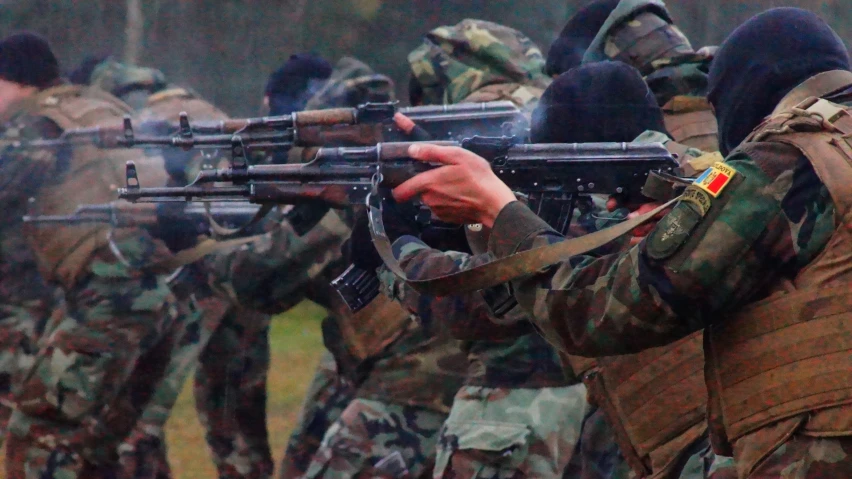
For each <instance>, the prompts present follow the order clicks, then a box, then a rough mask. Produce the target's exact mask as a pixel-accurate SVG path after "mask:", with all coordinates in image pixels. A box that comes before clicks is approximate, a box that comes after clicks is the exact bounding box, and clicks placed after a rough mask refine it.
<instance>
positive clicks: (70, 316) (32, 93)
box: [0, 34, 181, 479]
mask: <svg viewBox="0 0 852 479" xmlns="http://www.w3.org/2000/svg"><path fill="white" fill-rule="evenodd" d="M7 42H8V43H6V45H7V46H8V48H7V49H4V50H3V53H2V54H0V57H2V63H3V64H4V65H5V67H4V70H5V72H6V73H7V75H8V77H7V80H4V97H5V96H6V95H8V94H11V95H12V97H14V99H16V100H17V103H15V104H14V106H8V109H7V111H6V112H5V113H6V114H7V117H8V118H10V120H9V121H8V122H7V123H6V124H5V126H4V128H3V132H2V137H0V144H2V153H0V154H2V162H0V163H2V170H0V177H2V178H3V180H2V182H3V184H4V185H6V187H5V188H3V192H4V197H3V199H2V201H3V205H4V211H6V212H7V214H8V215H9V216H10V217H20V216H21V215H22V213H24V212H23V211H22V208H23V207H24V205H26V204H27V203H28V202H29V203H30V205H31V206H32V208H33V211H37V212H39V213H41V214H64V213H70V212H71V211H72V210H73V208H74V207H75V205H77V204H81V203H100V202H106V201H110V200H112V199H113V195H114V193H113V189H114V188H115V186H116V185H117V184H119V182H121V181H123V179H122V177H123V169H124V166H123V165H124V162H125V161H126V160H127V159H128V158H130V157H133V158H137V159H138V155H129V154H121V153H118V152H112V151H110V152H106V151H99V150H97V149H96V148H94V147H92V146H87V147H82V148H77V149H74V150H69V149H68V148H65V147H36V146H28V143H29V142H31V141H37V140H42V139H54V138H57V137H59V136H60V135H61V133H62V132H63V131H64V130H66V129H68V128H76V127H89V126H95V125H100V124H105V123H115V122H120V119H121V117H122V116H123V115H125V114H127V113H128V112H129V111H130V110H129V107H128V106H127V105H126V104H124V103H123V102H121V101H119V100H118V99H116V98H114V97H112V96H111V95H108V94H106V93H102V92H99V91H95V90H90V89H86V88H83V87H79V86H69V85H64V84H62V82H61V81H59V79H58V78H57V77H56V76H55V75H56V73H55V72H56V71H58V69H57V68H56V67H55V60H52V58H53V56H52V54H51V53H50V49H49V47H48V46H47V45H46V43H45V42H44V41H43V40H40V39H33V38H32V36H31V35H27V34H24V36H20V35H19V36H12V37H10V38H9V39H7ZM21 45H24V47H23V48H22V47H21ZM33 72H38V73H37V74H36V76H35V77H33V76H32V75H33V74H34V73H33ZM50 72H54V73H53V75H50ZM45 74H48V75H50V76H49V77H47V76H44V77H42V76H40V75H45ZM33 78H40V79H41V81H39V82H37V83H35V82H33V81H32V79H33ZM139 161H140V162H143V163H144V162H145V160H144V159H139ZM146 180H147V181H155V180H152V178H146ZM30 198H31V200H30ZM18 231H21V230H18ZM22 232H23V236H24V238H25V240H26V246H27V247H29V248H30V249H31V250H32V252H33V255H34V257H35V262H32V261H31V260H28V258H32V257H31V256H27V255H23V256H21V258H22V259H23V260H24V262H22V263H19V264H15V262H16V261H17V259H16V258H15V257H10V258H4V261H9V262H10V263H12V264H13V266H12V267H14V268H22V269H21V273H20V274H19V275H12V276H11V277H10V276H5V275H4V281H6V280H14V281H18V280H25V279H26V278H28V277H30V278H32V277H35V276H33V273H30V272H28V269H29V268H32V267H34V266H35V264H34V263H36V264H37V265H38V268H39V271H40V272H41V275H42V277H43V278H44V279H45V280H47V281H49V282H51V283H52V284H57V285H59V286H60V287H61V288H62V290H63V293H64V296H65V300H66V303H67V313H66V314H63V315H62V317H60V318H57V321H56V323H55V325H52V327H51V334H50V336H49V337H47V338H44V340H43V342H42V345H41V348H40V350H39V352H38V355H37V357H36V358H35V362H34V365H33V366H32V368H31V370H30V371H29V372H28V374H27V375H26V376H25V377H24V378H23V381H22V383H21V385H20V390H19V391H17V394H16V395H15V404H16V407H17V410H16V411H15V412H14V413H13V415H12V418H11V420H10V421H9V433H8V438H7V440H8V443H7V451H8V460H7V461H6V468H7V477H9V478H11V479H19V478H25V477H40V478H52V477H63V478H75V477H96V476H97V474H100V473H106V472H107V471H109V470H111V469H112V468H113V466H114V463H115V460H116V451H117V446H118V442H119V441H120V440H121V439H122V438H123V437H124V436H125V435H126V434H127V433H128V432H129V431H130V429H131V428H132V426H133V424H134V422H135V419H136V417H137V416H138V414H139V411H140V410H141V409H142V408H143V407H144V406H145V404H146V403H147V401H148V399H149V397H148V393H147V392H148V391H150V386H151V384H152V383H154V382H156V380H157V378H158V377H160V376H161V374H162V367H163V360H162V356H161V353H162V351H161V350H159V349H158V348H160V347H161V339H162V338H164V337H167V336H168V334H169V331H170V330H171V328H173V327H174V326H175V324H178V323H179V322H180V321H181V318H180V317H179V316H178V311H177V309H176V306H175V303H174V297H173V296H172V293H171V291H170V290H169V287H168V285H167V284H166V281H165V278H164V276H162V275H160V274H158V273H160V272H161V270H162V272H165V267H166V265H168V262H169V260H170V259H171V258H172V254H171V252H170V251H169V250H168V248H167V247H166V246H165V245H164V244H163V243H162V242H161V241H159V240H156V239H154V238H153V237H151V236H150V235H149V234H147V233H146V232H143V231H140V230H137V229H123V230H118V231H114V232H112V233H111V234H107V233H108V232H107V230H106V228H104V227H99V226H93V227H81V228H63V229H60V230H58V231H53V230H51V231H44V230H42V229H37V228H32V229H30V228H27V229H24V230H23V231H22ZM27 275H29V276H27ZM30 287H31V286H30V285H26V287H25V288H24V289H23V291H27V290H28V288H30ZM13 299H18V298H14V296H13ZM21 299H26V298H21ZM28 304H29V303H27V302H22V303H21V304H20V305H19V307H21V306H23V307H26V306H28ZM140 364H144V365H146V367H147V368H150V369H147V371H149V372H150V374H147V375H134V374H133V373H134V371H137V372H138V371H139V369H138V366H139V365H140ZM135 391H144V392H142V393H138V394H136V393H134V394H131V392H135Z"/></svg>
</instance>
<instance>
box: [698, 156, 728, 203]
mask: <svg viewBox="0 0 852 479" xmlns="http://www.w3.org/2000/svg"><path fill="white" fill-rule="evenodd" d="M735 176H737V170H735V169H733V168H731V167H730V166H728V165H726V164H724V163H716V164H714V165H713V167H712V168H710V169H709V170H707V171H705V172H704V173H702V174H701V176H699V177H698V179H696V180H695V183H693V185H695V186H697V187H699V188H701V189H702V190H704V191H706V192H708V193H710V194H711V195H713V197H714V198H716V197H718V196H719V195H720V194H721V193H722V191H724V190H725V188H726V187H727V186H728V184H729V183H730V182H731V180H732V179H734V177H735Z"/></svg>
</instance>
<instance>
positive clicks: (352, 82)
mask: <svg viewBox="0 0 852 479" xmlns="http://www.w3.org/2000/svg"><path fill="white" fill-rule="evenodd" d="M393 98H394V83H393V80H391V79H390V78H389V77H387V76H385V75H381V74H378V73H375V72H374V71H373V69H372V68H370V67H369V66H367V65H366V64H364V63H363V62H361V61H359V60H357V59H355V58H352V57H343V58H341V59H340V61H338V62H337V65H335V67H334V72H332V74H331V77H330V78H329V79H328V81H327V83H326V84H325V86H324V87H322V89H320V91H318V92H317V93H316V94H314V96H313V97H312V98H311V99H310V100H308V103H307V105H306V106H305V110H318V109H323V108H345V107H352V106H353V105H362V104H364V103H384V102H388V101H392V100H393Z"/></svg>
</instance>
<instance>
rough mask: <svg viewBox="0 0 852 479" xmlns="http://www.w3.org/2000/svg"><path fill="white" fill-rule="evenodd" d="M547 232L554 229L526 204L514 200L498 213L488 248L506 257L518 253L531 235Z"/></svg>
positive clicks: (495, 254)
mask: <svg viewBox="0 0 852 479" xmlns="http://www.w3.org/2000/svg"><path fill="white" fill-rule="evenodd" d="M545 232H552V233H553V232H554V231H553V229H552V228H551V227H550V226H549V225H548V224H547V223H546V222H545V221H544V220H543V219H541V218H539V217H538V216H537V215H536V214H535V213H533V212H532V210H531V209H529V208H528V207H527V206H526V205H525V204H523V203H521V202H520V201H514V202H512V203H509V204H508V205H506V206H505V207H504V208H503V209H502V210H500V214H498V215H497V219H496V220H495V221H494V227H493V228H492V230H491V238H490V239H489V240H488V250H489V251H490V252H491V253H492V254H494V256H496V257H498V258H505V257H506V256H509V255H512V254H515V253H517V252H518V251H519V250H520V249H521V248H522V245H523V244H524V242H525V241H526V240H527V239H529V238H530V237H533V236H537V235H539V234H541V233H545Z"/></svg>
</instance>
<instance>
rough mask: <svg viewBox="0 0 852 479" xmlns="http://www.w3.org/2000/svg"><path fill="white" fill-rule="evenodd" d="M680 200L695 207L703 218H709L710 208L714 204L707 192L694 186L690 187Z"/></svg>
mask: <svg viewBox="0 0 852 479" xmlns="http://www.w3.org/2000/svg"><path fill="white" fill-rule="evenodd" d="M680 200H681V201H685V202H687V203H691V204H693V205H695V207H696V208H697V211H698V213H700V214H701V217H702V218H703V217H704V216H707V212H708V211H710V206H711V205H712V203H713V200H712V199H711V198H710V195H709V194H707V192H706V191H704V190H702V189H700V188H696V187H694V186H690V187H688V188H687V189H686V191H684V192H683V197H681V199H680Z"/></svg>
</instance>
